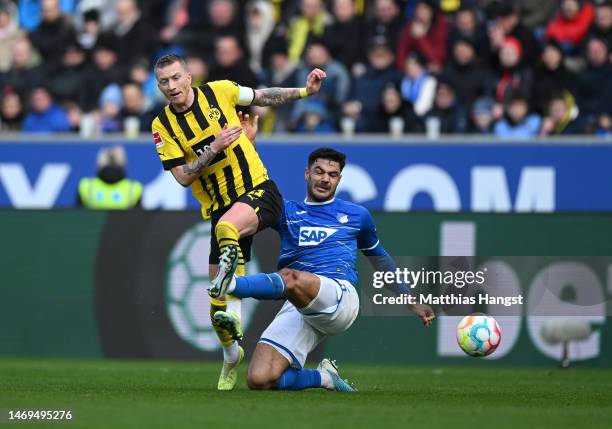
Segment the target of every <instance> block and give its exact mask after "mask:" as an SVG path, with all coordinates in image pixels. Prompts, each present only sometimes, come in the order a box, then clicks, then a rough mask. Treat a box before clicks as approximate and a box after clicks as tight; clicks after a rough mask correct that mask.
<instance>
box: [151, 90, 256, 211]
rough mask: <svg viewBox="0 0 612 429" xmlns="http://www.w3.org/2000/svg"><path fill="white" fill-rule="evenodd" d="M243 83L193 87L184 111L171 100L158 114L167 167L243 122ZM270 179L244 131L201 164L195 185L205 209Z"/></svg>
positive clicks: (156, 129) (158, 138)
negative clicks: (239, 111)
mask: <svg viewBox="0 0 612 429" xmlns="http://www.w3.org/2000/svg"><path fill="white" fill-rule="evenodd" d="M239 88H240V87H239V86H238V85H237V84H236V83H234V82H231V81H229V80H220V81H214V82H208V83H206V84H204V85H202V86H200V87H199V88H193V90H194V95H195V99H194V102H193V104H192V106H191V107H190V108H189V109H188V110H186V111H185V112H176V111H175V110H174V108H173V107H172V106H171V105H168V106H166V107H165V108H164V109H163V110H162V111H161V112H160V113H159V115H157V117H156V118H155V119H154V120H153V123H152V125H151V129H152V131H153V139H154V141H155V146H156V148H157V154H158V155H159V157H160V159H161V161H162V164H163V166H164V169H165V170H170V169H172V168H173V167H176V166H179V165H183V164H185V163H189V162H192V161H194V160H195V159H196V156H197V154H199V153H201V151H202V150H203V148H204V147H205V146H206V145H210V144H211V143H212V142H213V141H214V140H215V138H216V136H217V135H218V134H219V133H220V132H221V129H222V128H223V126H224V125H226V124H227V126H228V127H229V126H234V125H237V126H240V120H239V119H238V115H237V114H236V104H237V102H238V95H239ZM267 179H268V173H267V171H266V168H265V167H264V165H263V163H262V162H261V159H260V158H259V155H258V154H257V152H256V151H255V148H254V146H253V144H252V143H251V141H250V140H249V139H248V138H247V137H246V135H245V134H244V133H242V134H241V135H240V137H239V138H238V140H237V141H235V142H234V143H232V145H231V146H230V147H228V148H227V149H226V150H225V151H223V152H221V153H219V154H218V155H217V156H216V157H215V158H214V159H213V160H212V161H211V162H210V164H209V165H208V166H207V167H206V168H204V170H202V173H201V174H200V177H199V180H196V181H195V182H193V184H192V185H191V189H192V191H193V195H194V196H195V197H196V198H197V199H198V201H199V202H200V203H201V204H202V215H203V217H204V218H205V219H208V218H209V217H210V215H211V213H212V212H214V211H216V210H219V209H221V208H223V207H227V206H229V205H231V204H232V203H233V202H234V201H235V200H236V199H237V198H238V197H240V196H241V195H242V194H244V193H245V192H248V191H250V190H251V189H252V188H253V187H255V186H257V185H259V184H260V183H262V182H264V181H266V180H267Z"/></svg>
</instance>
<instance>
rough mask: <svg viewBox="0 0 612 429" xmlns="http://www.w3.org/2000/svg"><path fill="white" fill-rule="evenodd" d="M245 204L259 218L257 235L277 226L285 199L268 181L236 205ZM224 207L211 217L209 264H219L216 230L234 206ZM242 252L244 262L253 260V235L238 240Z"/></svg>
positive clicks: (240, 198) (256, 187)
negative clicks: (222, 218) (220, 221)
mask: <svg viewBox="0 0 612 429" xmlns="http://www.w3.org/2000/svg"><path fill="white" fill-rule="evenodd" d="M237 202H240V203H244V204H248V205H249V206H251V207H253V209H254V210H255V213H257V217H258V218H259V225H258V226H257V231H256V232H255V234H257V233H258V232H259V231H261V230H263V229H266V228H268V227H269V226H273V225H276V224H277V223H278V221H279V219H280V216H281V214H282V211H283V209H282V207H283V197H282V196H281V194H280V192H279V191H278V188H277V187H276V183H274V182H273V181H272V180H266V181H265V182H263V183H261V184H259V185H257V186H255V187H254V188H253V189H251V190H250V191H249V192H247V193H246V194H243V195H241V196H240V197H239V198H238V199H237V200H236V201H234V203H237ZM234 203H233V204H232V205H231V206H228V207H224V208H223V209H221V210H217V211H216V212H213V213H212V215H211V222H212V230H211V234H210V256H209V257H208V263H209V264H218V263H219V256H221V251H220V250H219V243H218V242H217V234H216V233H215V228H216V226H217V223H218V222H219V219H221V217H222V216H223V215H224V214H225V213H226V212H227V211H228V210H229V209H230V208H231V207H232V206H233V205H234ZM238 244H239V245H240V250H242V256H244V261H245V262H248V261H250V260H251V245H252V244H253V235H249V236H247V237H242V238H241V239H240V240H238Z"/></svg>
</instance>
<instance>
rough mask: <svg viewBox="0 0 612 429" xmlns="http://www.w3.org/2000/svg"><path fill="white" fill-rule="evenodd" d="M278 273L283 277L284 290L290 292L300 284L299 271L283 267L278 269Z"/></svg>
mask: <svg viewBox="0 0 612 429" xmlns="http://www.w3.org/2000/svg"><path fill="white" fill-rule="evenodd" d="M279 274H280V275H281V277H282V278H283V282H284V283H285V290H286V291H289V292H291V291H295V290H297V289H299V287H300V285H301V282H300V279H301V273H300V272H299V271H297V270H292V269H291V268H283V269H282V270H280V271H279Z"/></svg>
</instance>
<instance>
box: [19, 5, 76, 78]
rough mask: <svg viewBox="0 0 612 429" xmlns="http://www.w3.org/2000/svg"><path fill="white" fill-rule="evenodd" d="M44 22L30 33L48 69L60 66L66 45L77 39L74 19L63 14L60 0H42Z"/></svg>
mask: <svg viewBox="0 0 612 429" xmlns="http://www.w3.org/2000/svg"><path fill="white" fill-rule="evenodd" d="M41 13H42V22H41V23H40V25H39V26H38V28H37V29H36V30H35V31H33V32H32V33H30V40H31V41H32V44H33V45H34V46H35V47H36V49H38V51H39V52H40V54H41V55H42V57H43V59H44V61H45V63H46V66H47V68H48V69H52V68H54V67H55V66H58V65H59V63H60V61H61V58H62V53H63V52H64V49H65V47H66V45H68V44H69V43H71V42H72V41H73V40H74V39H75V36H76V35H75V30H74V26H73V25H72V19H71V18H70V16H68V15H64V14H62V11H61V9H60V4H59V0H42V1H41Z"/></svg>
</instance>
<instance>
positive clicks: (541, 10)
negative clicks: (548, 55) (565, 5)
mask: <svg viewBox="0 0 612 429" xmlns="http://www.w3.org/2000/svg"><path fill="white" fill-rule="evenodd" d="M514 3H515V4H516V7H517V8H518V10H519V14H520V21H521V24H523V25H524V26H526V27H527V28H529V29H530V30H536V31H539V30H540V29H541V28H542V27H544V26H545V25H546V24H548V22H549V21H550V20H551V19H552V17H553V16H554V15H555V13H556V12H557V8H558V6H559V0H537V1H534V0H514Z"/></svg>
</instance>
